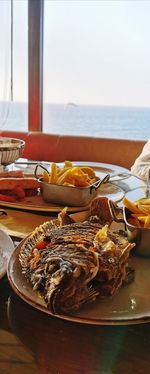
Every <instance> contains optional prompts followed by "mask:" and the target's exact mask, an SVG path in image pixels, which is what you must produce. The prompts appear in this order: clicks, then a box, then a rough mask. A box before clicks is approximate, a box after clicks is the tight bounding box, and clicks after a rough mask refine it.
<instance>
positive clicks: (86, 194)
mask: <svg viewBox="0 0 150 374" xmlns="http://www.w3.org/2000/svg"><path fill="white" fill-rule="evenodd" d="M38 167H42V168H43V169H45V168H44V167H43V165H40V164H39V165H37V166H36V168H35V177H36V179H37V180H38V181H39V184H40V190H41V195H42V197H43V200H44V201H46V202H47V203H53V204H59V205H62V206H64V205H67V206H78V207H80V206H86V205H88V204H89V203H90V202H91V201H92V199H94V197H96V196H97V194H98V192H99V188H100V186H101V185H102V184H104V183H107V182H108V181H109V178H110V175H109V174H106V175H105V177H104V178H103V179H100V178H98V177H97V181H96V182H95V183H93V184H92V185H90V186H88V187H70V186H63V185H57V184H52V183H47V182H44V181H43V178H42V177H40V178H39V177H38V175H37V169H38Z"/></svg>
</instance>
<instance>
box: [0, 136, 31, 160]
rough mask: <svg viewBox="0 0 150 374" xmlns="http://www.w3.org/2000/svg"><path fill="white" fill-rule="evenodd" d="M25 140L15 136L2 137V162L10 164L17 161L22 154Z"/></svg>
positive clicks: (0, 145) (0, 146) (0, 147)
mask: <svg viewBox="0 0 150 374" xmlns="http://www.w3.org/2000/svg"><path fill="white" fill-rule="evenodd" d="M24 146H25V141H24V140H21V139H15V138H3V137H1V138H0V164H1V165H4V166H5V165H9V164H12V163H13V162H15V161H16V160H17V159H18V158H19V157H20V156H21V154H22V150H23V147H24Z"/></svg>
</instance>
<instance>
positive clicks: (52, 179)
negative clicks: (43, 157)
mask: <svg viewBox="0 0 150 374" xmlns="http://www.w3.org/2000/svg"><path fill="white" fill-rule="evenodd" d="M96 180H97V178H96V174H95V171H94V170H93V169H92V168H91V167H89V166H73V165H72V163H71V162H70V161H65V162H64V166H63V168H59V167H58V166H57V164H56V163H54V162H53V163H52V164H51V171H50V173H48V172H47V171H45V170H44V172H43V181H44V182H47V183H52V184H57V185H63V186H71V187H88V186H90V185H91V184H93V183H95V182H96Z"/></svg>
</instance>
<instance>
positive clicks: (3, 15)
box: [0, 0, 12, 129]
mask: <svg viewBox="0 0 150 374" xmlns="http://www.w3.org/2000/svg"><path fill="white" fill-rule="evenodd" d="M11 7H12V2H11V0H4V1H3V0H2V1H0V129H4V127H5V124H6V122H7V118H8V116H9V111H10V103H11V88H12V74H11V70H12V61H11V57H12V53H11V49H12V8H11Z"/></svg>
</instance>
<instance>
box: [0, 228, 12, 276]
mask: <svg viewBox="0 0 150 374" xmlns="http://www.w3.org/2000/svg"><path fill="white" fill-rule="evenodd" d="M14 249H15V247H14V244H13V241H12V239H11V238H10V236H9V235H8V234H6V233H5V232H4V231H3V230H1V229H0V279H1V278H2V277H3V276H4V275H5V274H6V271H7V261H8V260H9V257H10V256H11V254H12V252H13V251H14Z"/></svg>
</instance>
